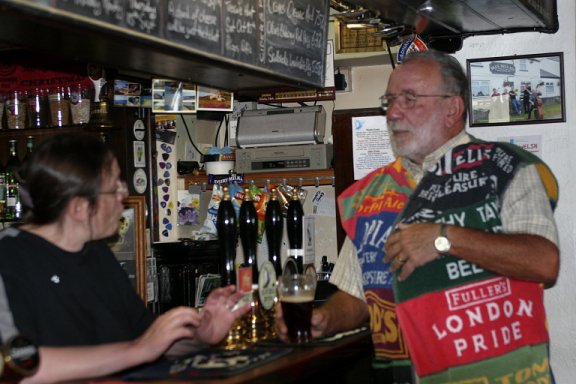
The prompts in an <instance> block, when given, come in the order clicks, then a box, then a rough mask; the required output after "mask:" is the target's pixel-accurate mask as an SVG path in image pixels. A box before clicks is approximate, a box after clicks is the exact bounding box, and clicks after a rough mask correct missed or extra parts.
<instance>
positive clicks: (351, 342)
mask: <svg viewBox="0 0 576 384" xmlns="http://www.w3.org/2000/svg"><path fill="white" fill-rule="evenodd" d="M289 348H292V347H291V346H290V347H289ZM372 350H373V349H372V342H371V338H370V333H369V331H368V330H363V331H362V332H359V333H356V334H353V335H350V336H346V337H344V338H342V339H341V340H336V341H333V342H330V343H327V344H322V345H315V346H305V347H295V348H293V349H292V351H291V352H290V353H288V354H286V355H284V356H282V357H279V358H277V359H275V360H273V361H272V362H270V363H266V364H263V365H259V366H256V367H254V368H250V369H248V370H246V371H243V372H241V373H238V374H233V375H231V376H228V377H225V378H217V379H204V378H198V379H197V378H194V379H173V378H166V379H162V380H146V381H138V382H146V383H151V384H154V383H155V384H159V383H174V382H179V383H191V382H194V383H202V384H215V383H218V384H239V383H274V384H281V383H296V382H299V383H303V382H306V383H314V382H317V383H326V382H328V383H330V382H331V383H355V384H360V383H366V382H368V377H369V375H370V363H371V356H372ZM121 382H124V381H122V379H120V378H103V379H101V380H93V381H92V383H99V384H102V383H108V384H113V383H121ZM130 382H132V383H134V382H136V381H130Z"/></svg>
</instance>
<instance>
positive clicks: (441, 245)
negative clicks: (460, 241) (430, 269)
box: [434, 224, 451, 255]
mask: <svg viewBox="0 0 576 384" xmlns="http://www.w3.org/2000/svg"><path fill="white" fill-rule="evenodd" d="M446 231H447V227H446V224H441V225H440V234H439V235H438V237H437V238H436V240H434V248H436V251H437V252H438V253H439V254H440V255H445V254H447V253H448V252H450V245H451V244H450V240H448V237H446Z"/></svg>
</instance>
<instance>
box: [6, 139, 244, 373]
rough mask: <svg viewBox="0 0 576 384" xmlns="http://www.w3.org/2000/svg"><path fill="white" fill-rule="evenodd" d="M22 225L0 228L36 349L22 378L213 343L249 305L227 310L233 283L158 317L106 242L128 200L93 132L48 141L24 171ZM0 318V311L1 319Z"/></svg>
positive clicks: (119, 364)
mask: <svg viewBox="0 0 576 384" xmlns="http://www.w3.org/2000/svg"><path fill="white" fill-rule="evenodd" d="M26 190H27V191H28V194H29V200H30V201H29V202H30V205H31V208H30V209H29V210H28V212H27V214H26V218H25V223H24V224H23V225H22V226H20V227H12V228H8V229H6V230H4V231H3V232H0V249H1V253H0V273H1V276H2V278H3V279H4V284H5V286H6V294H7V297H8V301H9V305H10V309H11V311H12V314H13V317H14V323H15V326H16V328H17V329H18V331H19V332H20V333H21V334H23V335H26V336H27V337H29V338H31V339H32V340H33V341H34V342H35V343H36V344H37V345H38V346H39V347H40V358H41V362H40V369H39V371H38V373H37V374H36V375H34V376H32V377H31V378H29V379H28V380H26V382H43V383H45V382H55V381H70V380H76V379H80V378H82V379H85V378H91V377H98V376H104V375H109V374H112V373H114V372H118V371H121V370H124V369H126V368H129V367H132V366H135V365H139V364H142V363H146V362H151V361H154V360H156V359H157V358H159V357H160V356H162V355H164V354H167V355H179V354H184V353H190V352H193V351H195V350H198V349H200V348H203V347H205V346H207V345H209V344H214V343H217V342H219V341H220V340H221V339H223V338H224V336H225V335H226V334H227V332H228V330H229V328H230V326H231V324H232V323H233V322H234V320H235V319H237V318H238V317H240V316H241V315H242V314H243V313H245V312H246V310H248V308H249V307H244V308H243V309H242V310H239V311H235V312H231V311H230V310H229V309H228V308H230V307H231V306H232V305H233V304H234V303H235V302H236V301H237V300H238V298H239V296H240V295H239V294H238V293H235V292H234V287H233V286H229V287H225V288H221V289H217V290H215V291H214V292H212V294H211V295H210V296H209V297H208V300H207V302H206V305H205V307H204V309H203V310H202V311H201V312H199V311H197V310H196V309H194V308H189V307H179V308H175V309H173V310H171V311H169V312H167V313H165V314H163V315H161V316H159V317H158V318H155V317H154V315H153V314H151V313H150V312H149V311H148V310H147V309H146V307H145V305H144V303H143V302H142V300H141V299H140V298H139V297H138V295H137V294H136V292H135V290H134V289H133V288H132V286H131V284H130V282H129V280H128V277H127V275H126V273H125V272H124V270H123V269H122V268H121V267H120V265H119V263H118V261H117V260H116V258H115V256H114V254H113V253H112V252H111V251H110V249H109V248H108V247H107V245H106V244H105V242H104V241H103V240H102V239H105V238H107V237H110V236H111V235H113V234H114V233H115V232H116V230H117V227H118V222H119V218H120V216H121V214H122V212H123V210H124V207H123V200H124V199H125V198H126V197H127V196H128V190H127V188H126V184H125V182H123V181H122V180H121V179H120V168H119V165H118V162H117V160H116V158H115V157H114V155H113V154H112V152H111V151H110V150H109V149H108V148H107V147H106V146H105V145H104V144H102V143H101V142H100V141H99V140H98V139H97V138H95V137H92V136H89V135H85V134H67V135H60V136H56V137H54V138H51V139H47V140H46V141H44V142H43V143H41V144H40V145H39V146H38V148H37V149H36V151H35V152H34V153H33V155H32V158H31V160H30V161H29V163H28V164H27V167H26ZM2 315H3V314H0V316H2Z"/></svg>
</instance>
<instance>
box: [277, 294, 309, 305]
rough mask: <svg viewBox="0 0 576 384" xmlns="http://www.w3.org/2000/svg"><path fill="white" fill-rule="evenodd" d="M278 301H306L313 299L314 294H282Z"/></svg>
mask: <svg viewBox="0 0 576 384" xmlns="http://www.w3.org/2000/svg"><path fill="white" fill-rule="evenodd" d="M280 301H283V302H285V303H295V304H297V303H308V302H310V301H314V295H298V296H282V297H281V298H280Z"/></svg>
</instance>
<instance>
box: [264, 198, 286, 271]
mask: <svg viewBox="0 0 576 384" xmlns="http://www.w3.org/2000/svg"><path fill="white" fill-rule="evenodd" d="M264 227H265V233H266V240H267V241H268V260H269V261H270V262H271V263H272V265H273V266H274V271H275V272H276V276H280V275H281V274H282V258H281V256H280V249H281V248H282V231H283V229H284V218H283V217H282V207H281V206H280V202H279V201H278V195H277V191H276V189H275V188H272V189H271V190H270V200H269V201H268V204H267V206H266V216H265V219H264Z"/></svg>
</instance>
